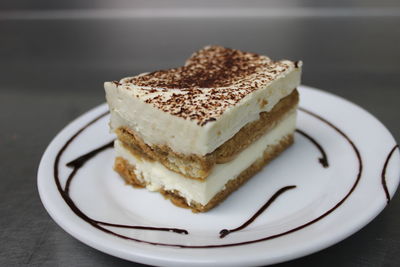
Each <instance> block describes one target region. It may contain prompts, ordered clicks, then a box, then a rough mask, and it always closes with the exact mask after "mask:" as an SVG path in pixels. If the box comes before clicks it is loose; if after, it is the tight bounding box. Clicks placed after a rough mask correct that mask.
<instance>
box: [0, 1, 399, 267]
mask: <svg viewBox="0 0 400 267" xmlns="http://www.w3.org/2000/svg"><path fill="white" fill-rule="evenodd" d="M208 44H219V45H223V46H227V47H231V48H237V49H241V50H245V51H251V52H256V53H260V54H266V55H268V56H270V57H271V58H273V59H282V58H287V59H291V60H303V61H304V74H303V84H305V85H309V86H314V87H317V88H320V89H322V90H325V91H329V92H333V93H335V94H337V95H340V96H343V97H345V98H347V99H349V100H351V101H352V102H355V103H357V104H359V105H361V106H362V107H364V108H365V109H367V110H368V111H370V112H371V113H372V114H374V115H375V116H376V117H377V118H378V119H379V120H381V121H382V122H383V123H384V124H385V125H386V126H387V127H388V128H389V130H390V131H391V132H392V134H393V135H394V137H395V138H396V139H397V140H399V139H400V130H399V123H398V122H399V111H400V110H399V104H398V102H399V97H400V87H399V84H400V52H399V50H400V1H389V0H383V1H373V0H365V1H361V0H349V1H344V0H338V1H333V0H328V1H317V0H282V1H279V0H267V1H260V0H249V1H238V0H214V1H211V0H197V1H194V0H186V1H183V0H173V1H162V0H149V1H145V0H141V1H139V0H134V1H128V0H113V1H106V0H87V1H77V0H71V1H54V0H53V1H52V0H37V1H29V0H20V1H12V0H2V1H1V2H0V123H1V126H0V156H1V161H0V167H1V171H2V180H1V182H0V183H1V186H0V213H1V216H0V240H2V241H1V242H0V265H1V266H13V265H23V264H26V265H35V266H92V265H96V266H109V265H111V264H112V265H118V266H124V265H129V263H127V262H125V261H122V260H119V259H116V258H113V257H111V256H107V255H105V254H102V253H100V252H97V251H95V250H93V249H91V248H89V247H86V246H85V245H83V244H81V243H80V242H78V241H76V240H75V239H73V238H72V237H70V236H69V235H67V234H66V233H65V232H64V231H63V230H61V228H59V227H58V226H56V225H55V223H54V222H53V221H52V220H51V219H50V218H49V216H48V215H47V214H46V212H45V211H44V209H43V207H42V205H41V203H40V200H39V198H38V194H37V190H36V185H35V183H36V170H37V166H38V163H39V160H40V157H41V155H42V153H43V151H44V149H45V148H46V146H47V144H48V143H49V142H50V140H51V139H52V138H53V137H54V136H55V134H56V133H57V132H58V131H59V130H61V129H62V127H64V126H65V125H66V124H67V123H68V122H69V121H71V120H72V119H74V118H75V117H77V116H78V115H80V114H82V113H83V112H85V111H87V110H88V109H90V108H92V107H94V106H96V105H98V104H101V103H103V102H104V92H103V82H104V81H107V80H116V79H119V78H121V77H124V76H130V75H135V74H138V73H141V72H145V71H153V70H156V69H164V68H169V67H175V66H179V65H181V64H182V63H183V62H184V60H185V58H187V57H188V56H189V55H190V54H191V53H192V52H193V51H195V50H198V49H199V48H201V47H203V46H205V45H208ZM371 138H373V136H371ZM16 162H18V164H16ZM399 202H400V201H399V198H398V197H397V196H396V197H395V199H394V200H393V202H392V203H393V204H392V205H390V206H389V207H388V208H386V209H385V211H384V212H383V213H382V214H381V215H380V216H379V217H378V218H377V219H376V220H375V221H374V222H372V223H371V224H370V225H369V226H367V227H366V228H364V229H363V230H362V231H360V232H359V233H357V234H356V235H354V236H352V237H351V238H349V239H347V240H345V241H344V242H341V243H340V244H338V245H336V246H334V247H332V248H329V249H327V250H324V251H322V252H320V253H317V254H315V255H311V256H308V257H305V258H303V259H300V260H296V261H294V262H289V263H285V264H283V265H282V266H294V265H301V264H304V265H306V264H307V265H310V264H311V265H312V264H315V265H317V264H318V265H321V264H324V265H326V266H337V265H340V266H396V265H397V264H398V262H400V256H399V255H400V231H399V230H398V225H400V217H399V215H398V214H400V213H399V211H400V203H399Z"/></svg>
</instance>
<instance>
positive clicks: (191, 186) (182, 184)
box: [115, 111, 296, 205]
mask: <svg viewBox="0 0 400 267" xmlns="http://www.w3.org/2000/svg"><path fill="white" fill-rule="evenodd" d="M295 126H296V111H292V112H290V114H288V115H287V116H286V117H285V118H284V119H283V120H282V121H281V122H279V124H278V125H276V126H275V127H274V128H273V129H272V130H271V131H269V132H268V133H267V134H265V135H264V136H262V137H261V138H260V139H258V140H257V141H256V142H254V143H253V144H251V145H250V146H249V147H247V148H246V149H245V150H243V151H242V152H241V153H239V155H238V156H237V157H236V158H235V159H233V160H232V161H230V162H228V163H224V164H217V165H216V166H215V167H214V169H213V170H212V172H211V174H210V176H208V177H207V179H206V180H205V181H198V180H194V179H189V178H186V177H183V176H182V175H180V174H178V173H175V172H172V171H170V170H168V169H167V168H165V167H164V166H163V165H162V164H160V163H159V162H156V161H155V162H152V161H147V160H144V159H141V158H137V157H136V156H134V155H133V154H132V153H130V152H129V150H127V149H125V148H124V147H123V145H122V144H121V142H120V141H118V140H117V141H115V151H116V156H117V157H123V158H124V159H126V160H127V161H128V162H129V163H130V164H131V165H133V166H135V168H136V169H135V174H136V176H137V178H138V179H140V180H142V181H144V182H145V183H146V184H147V186H146V188H147V189H149V190H151V191H157V190H160V189H164V190H176V191H178V192H179V194H180V195H181V196H182V197H184V198H185V199H186V201H187V202H188V203H190V202H191V201H195V202H197V203H200V204H202V205H206V204H207V203H208V202H209V201H210V200H211V199H212V198H213V197H214V196H215V195H216V194H217V193H218V192H220V191H221V190H223V188H224V187H225V184H226V183H227V182H228V181H229V180H231V179H234V178H236V177H237V176H238V175H239V174H240V173H241V172H242V171H243V170H245V169H247V168H248V167H249V166H250V165H252V164H253V163H254V162H255V161H256V160H258V159H260V158H262V157H263V153H264V151H265V150H267V149H268V147H269V146H272V145H276V144H278V143H279V142H280V140H281V139H282V137H284V136H287V135H289V134H291V133H293V132H294V130H295Z"/></svg>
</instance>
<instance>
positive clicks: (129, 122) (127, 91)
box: [104, 67, 301, 155]
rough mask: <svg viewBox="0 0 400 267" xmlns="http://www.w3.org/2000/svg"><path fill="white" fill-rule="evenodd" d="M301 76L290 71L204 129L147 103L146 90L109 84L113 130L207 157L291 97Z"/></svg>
mask: <svg viewBox="0 0 400 267" xmlns="http://www.w3.org/2000/svg"><path fill="white" fill-rule="evenodd" d="M300 75H301V68H294V67H292V68H289V69H288V70H287V71H286V72H284V73H282V74H281V75H280V76H279V77H278V78H277V79H276V80H274V81H272V82H271V83H269V84H268V85H267V86H266V87H265V88H261V89H258V90H256V91H254V92H252V93H251V94H249V95H247V96H245V97H244V98H243V99H242V100H241V101H240V102H239V103H237V104H235V105H234V106H231V107H229V108H227V109H226V110H224V112H223V114H222V115H221V116H219V117H218V118H217V119H216V121H212V122H208V123H207V124H205V125H204V126H200V125H198V124H197V122H196V121H195V120H190V119H183V118H181V117H177V116H174V115H171V114H169V113H167V112H164V111H162V110H160V109H158V108H156V107H153V106H152V105H151V104H147V103H145V101H144V100H145V99H144V97H145V96H141V95H140V94H141V92H142V91H143V90H141V89H140V88H139V87H137V86H134V85H124V84H122V85H119V86H118V85H116V84H115V83H113V82H106V83H105V84H104V87H105V91H106V98H107V102H108V105H109V107H110V112H111V121H110V126H111V129H112V130H115V129H117V128H119V127H121V126H125V127H128V128H130V129H132V130H133V131H135V132H136V133H137V134H138V135H139V136H140V137H141V138H142V140H143V141H144V142H145V143H146V144H149V145H166V146H168V147H170V148H171V149H172V150H173V151H175V152H177V153H183V154H186V155H189V154H196V155H206V154H208V153H211V152H213V151H214V150H215V149H216V148H218V147H219V146H220V145H222V144H223V143H225V142H226V141H227V140H229V139H230V138H231V137H232V136H234V135H235V134H236V133H237V132H238V131H239V130H240V129H241V128H242V127H243V126H244V125H246V124H248V123H249V122H252V121H255V120H258V119H259V114H260V112H263V111H267V112H268V111H270V110H271V109H272V108H273V107H274V106H275V104H276V103H278V102H279V100H280V99H282V98H284V97H286V96H288V95H289V94H290V93H291V92H292V91H293V90H294V89H295V88H296V87H297V86H298V85H299V84H300ZM126 79H128V78H126ZM126 79H123V80H126ZM123 80H122V81H123ZM203 90H207V89H206V88H205V89H203ZM178 92H179V90H177V89H170V90H168V92H163V94H173V93H178ZM146 97H148V96H146ZM260 103H265V105H262V104H260ZM160 133H163V134H160Z"/></svg>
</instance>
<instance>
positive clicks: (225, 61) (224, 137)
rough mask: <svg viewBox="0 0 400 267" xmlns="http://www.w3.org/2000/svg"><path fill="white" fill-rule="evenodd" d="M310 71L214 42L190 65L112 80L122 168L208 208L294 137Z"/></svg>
mask: <svg viewBox="0 0 400 267" xmlns="http://www.w3.org/2000/svg"><path fill="white" fill-rule="evenodd" d="M300 76H301V62H297V63H294V62H291V61H288V60H282V61H272V60H271V59H270V58H268V57H266V56H260V55H257V54H253V53H247V52H242V51H239V50H234V49H229V48H224V47H221V46H207V47H205V48H203V49H201V50H199V51H198V52H196V53H194V54H193V55H192V56H191V57H190V58H189V59H188V60H187V61H186V64H185V65H184V66H182V67H178V68H174V69H168V70H160V71H155V72H151V73H145V74H141V75H138V76H134V77H128V78H124V79H122V80H121V81H119V82H106V83H105V90H106V98H107V102H108V104H109V107H110V112H111V122H110V126H111V129H112V131H113V132H115V133H116V135H117V140H116V141H115V151H116V159H115V166H114V169H115V170H116V171H117V172H118V173H119V174H120V175H121V176H122V177H123V178H124V179H125V180H126V181H127V182H128V183H130V184H132V185H134V186H138V187H146V188H147V189H149V190H151V191H158V192H160V193H162V194H163V195H164V196H165V197H167V198H169V199H171V201H172V202H173V203H174V204H176V205H178V206H183V207H188V208H190V209H192V211H194V212H204V211H207V210H209V209H210V208H212V207H214V206H215V205H217V204H218V203H220V202H221V201H222V200H223V199H225V198H226V197H227V196H228V195H229V194H230V193H232V192H233V191H234V190H236V189H237V188H238V187H240V185H241V184H243V183H244V182H245V181H246V180H248V179H249V178H250V177H252V176H253V175H254V174H255V173H257V171H259V170H260V169H261V168H262V167H263V166H264V165H266V164H267V162H268V161H270V160H271V159H273V158H274V157H276V156H277V155H278V154H279V153H281V152H282V151H283V150H284V149H285V148H287V147H288V146H289V145H290V144H292V143H293V132H294V129H295V123H296V108H297V103H298V93H297V90H296V87H297V86H298V85H299V84H300Z"/></svg>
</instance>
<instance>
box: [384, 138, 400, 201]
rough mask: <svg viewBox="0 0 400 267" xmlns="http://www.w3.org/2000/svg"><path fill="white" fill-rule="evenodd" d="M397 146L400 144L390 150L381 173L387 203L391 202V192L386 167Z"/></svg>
mask: <svg viewBox="0 0 400 267" xmlns="http://www.w3.org/2000/svg"><path fill="white" fill-rule="evenodd" d="M396 148H399V145H395V146H394V147H393V148H392V150H390V152H389V154H388V156H387V157H386V160H385V164H384V165H383V169H382V173H381V181H382V187H383V191H385V195H386V204H389V202H390V194H389V190H388V187H387V184H386V168H387V165H388V163H389V160H390V158H391V157H392V155H393V152H394V151H395V150H396Z"/></svg>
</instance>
